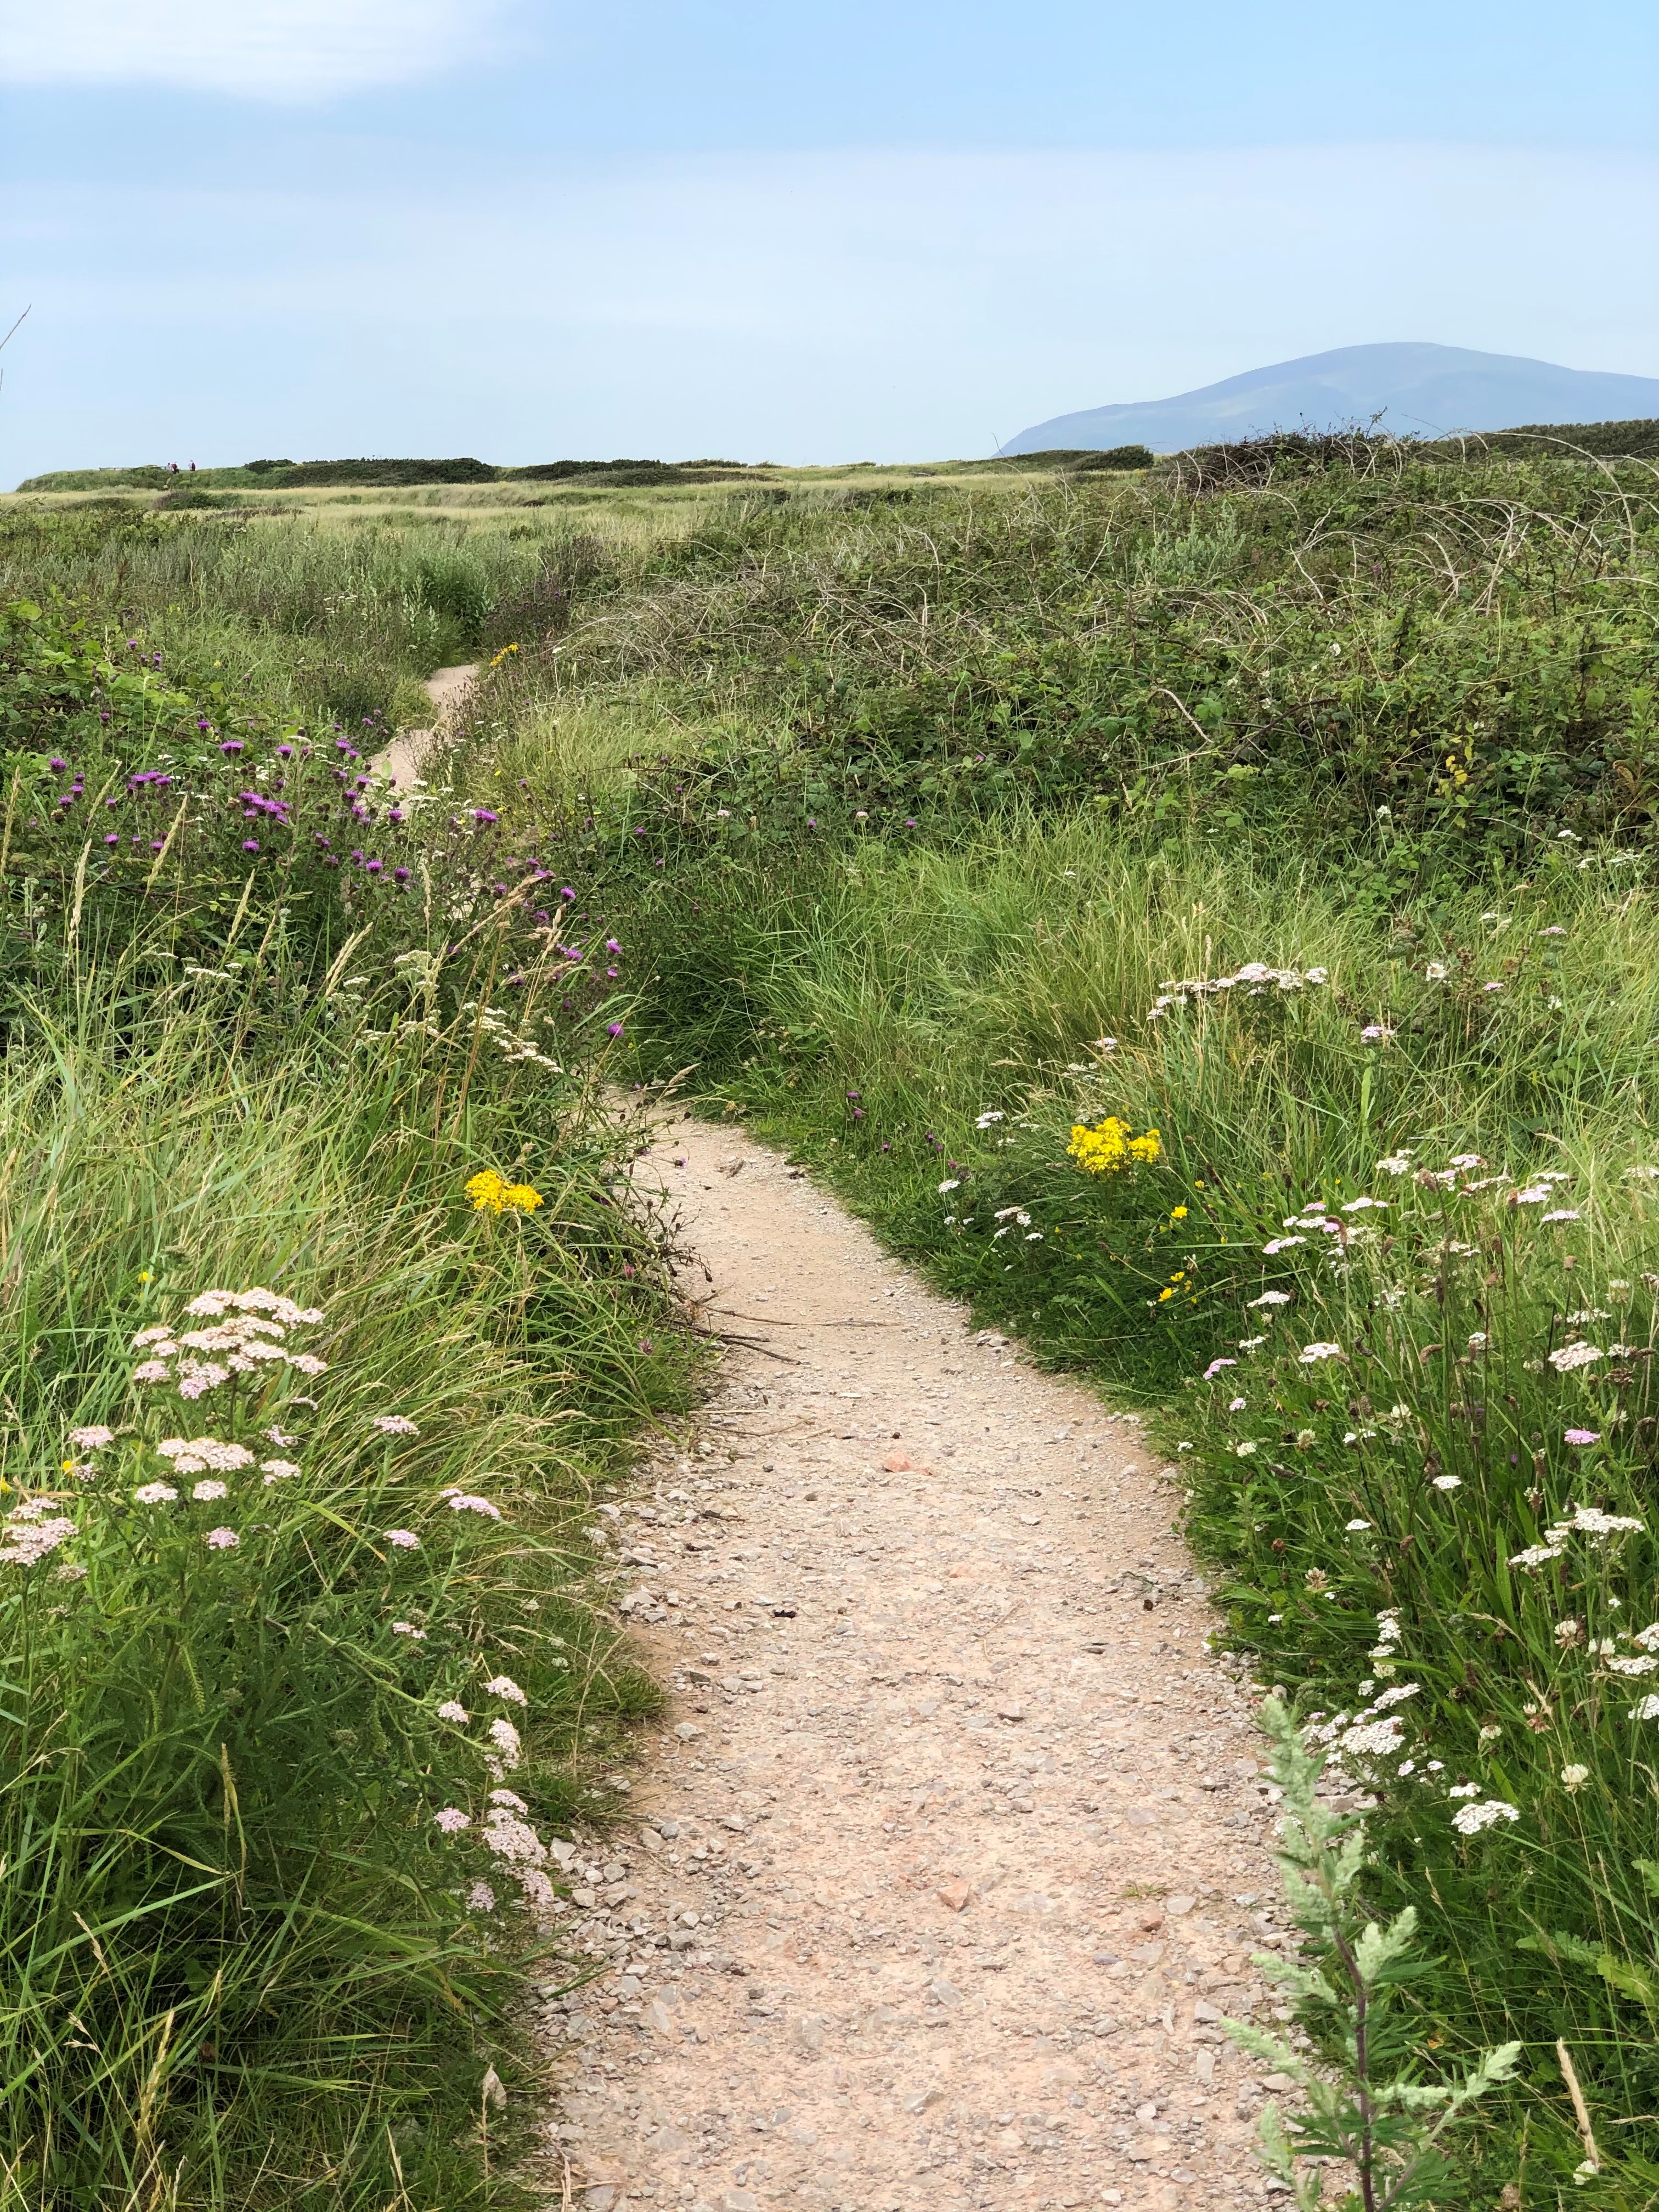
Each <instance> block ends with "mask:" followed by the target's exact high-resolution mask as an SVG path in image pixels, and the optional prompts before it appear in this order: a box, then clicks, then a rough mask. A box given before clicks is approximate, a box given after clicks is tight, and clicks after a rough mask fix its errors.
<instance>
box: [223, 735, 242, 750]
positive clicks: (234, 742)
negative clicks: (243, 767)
mask: <svg viewBox="0 0 1659 2212" xmlns="http://www.w3.org/2000/svg"><path fill="white" fill-rule="evenodd" d="M219 750H220V751H221V752H222V753H239V752H240V751H241V750H242V741H241V739H240V738H226V739H225V741H224V743H223V744H222V745H221V746H220V748H219Z"/></svg>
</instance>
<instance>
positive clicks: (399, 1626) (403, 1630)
mask: <svg viewBox="0 0 1659 2212" xmlns="http://www.w3.org/2000/svg"><path fill="white" fill-rule="evenodd" d="M392 1634H393V1635H394V1636H412V1637H413V1638H414V1639H415V1641H416V1643H417V1644H424V1643H425V1642H426V1631H425V1629H423V1628H416V1626H415V1624H414V1622H413V1621H412V1620H394V1621H393V1622H392Z"/></svg>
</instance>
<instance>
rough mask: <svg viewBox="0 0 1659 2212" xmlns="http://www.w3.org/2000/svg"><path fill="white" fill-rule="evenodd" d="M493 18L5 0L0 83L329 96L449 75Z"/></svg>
mask: <svg viewBox="0 0 1659 2212" xmlns="http://www.w3.org/2000/svg"><path fill="white" fill-rule="evenodd" d="M493 12H494V11H493V9H491V7H490V6H489V0H55V4H53V5H51V6H44V5H42V4H41V0H0V80H3V81H4V82H9V83H11V84H78V85H93V84H108V85H157V86H172V87H175V88H181V89H184V90H186V91H191V92H208V93H220V94H231V95H233V96H240V97H241V98H244V99H251V100H279V101H283V102H294V101H306V100H330V99H333V98H336V97H337V96H338V95H339V94H342V93H350V92H360V91H364V90H367V89H368V88H372V87H374V86H379V85H395V84H407V83H409V82H411V81H412V80H414V79H416V78H419V77H422V76H430V75H431V74H432V73H433V72H434V71H435V70H441V69H443V68H445V67H446V66H447V65H448V64H451V63H453V61H455V60H457V59H459V58H460V56H461V55H462V54H464V53H465V52H467V51H468V50H469V48H471V47H473V46H476V43H477V38H478V34H479V32H480V30H481V28H483V27H484V26H485V25H486V24H487V22H488V19H489V16H490V15H492V14H493Z"/></svg>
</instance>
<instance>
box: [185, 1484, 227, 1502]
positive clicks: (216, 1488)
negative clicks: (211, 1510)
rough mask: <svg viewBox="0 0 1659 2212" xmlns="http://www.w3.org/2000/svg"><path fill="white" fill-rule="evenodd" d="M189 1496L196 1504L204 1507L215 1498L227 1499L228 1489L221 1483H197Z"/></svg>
mask: <svg viewBox="0 0 1659 2212" xmlns="http://www.w3.org/2000/svg"><path fill="white" fill-rule="evenodd" d="M190 1494H191V1497H192V1498H195V1499H196V1500H197V1503H198V1504H203V1505H206V1504H210V1503H211V1501H212V1500H213V1499H214V1498H228V1497H229V1495H230V1487H229V1485H228V1483H223V1482H198V1483H197V1486H196V1487H195V1488H194V1489H193V1490H192V1491H191V1493H190Z"/></svg>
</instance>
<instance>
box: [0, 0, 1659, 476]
mask: <svg viewBox="0 0 1659 2212" xmlns="http://www.w3.org/2000/svg"><path fill="white" fill-rule="evenodd" d="M1338 16H1340V18H1341V20H1334V18H1335V17H1338ZM1656 64H1659V15H1656V12H1655V11H1654V10H1653V9H1652V8H1651V7H1650V5H1649V4H1647V0H1579V4H1578V5H1577V7H1576V8H1575V9H1574V10H1573V11H1572V14H1571V20H1570V21H1569V20H1568V18H1567V17H1566V16H1565V15H1564V13H1563V11H1562V9H1560V7H1559V4H1555V0H1552V4H1550V5H1548V6H1546V5H1544V4H1542V0H1510V4H1507V5H1504V6H1501V7H1500V6H1498V5H1496V4H1492V0H1462V4H1460V5H1456V6H1447V5H1446V4H1444V0H1438V4H1436V5H1433V6H1431V5H1428V4H1426V0H1403V4H1401V0H1397V4H1396V5H1395V7H1394V8H1393V9H1391V10H1389V12H1388V13H1387V15H1385V16H1383V17H1377V16H1376V15H1370V14H1369V13H1368V12H1365V11H1360V10H1357V9H1344V10H1340V11H1333V10H1330V9H1325V8H1322V9H1315V8H1313V7H1310V6H1304V5H1292V4H1283V0H1270V3H1269V0H1257V4H1250V0H1232V4H1226V5H1224V4H1212V0H1165V4H1164V5H1162V6H1161V7H1158V8H1146V7H1144V6H1143V7H1141V8H1139V9H1129V8H1127V6H1124V5H1121V4H1120V0H1111V3H1110V4H1096V5H1092V6H1091V5H1084V4H1079V0H1023V4H1021V5H1020V6H1018V8H1015V7H1010V6H1006V5H1001V6H992V5H989V4H987V0H957V4H953V5H946V4H941V0H883V3H882V4H878V0H832V3H831V4H811V3H810V0H765V4H762V0H611V4H610V5H609V6H608V7H606V8H604V9H595V8H594V7H593V5H592V0H586V4H585V5H583V6H580V7H578V6H576V5H574V4H568V5H567V4H563V0H234V5H233V4H231V0H55V5H54V6H53V7H52V9H43V8H41V7H40V5H39V0H0V277H3V284H0V310H4V311H5V312H4V314H3V319H4V320H7V321H9V319H10V316H11V314H12V313H15V312H16V311H17V310H18V309H19V308H21V307H22V306H23V305H25V304H26V303H30V302H32V306H33V311H32V313H31V314H30V317H29V319H28V321H27V323H26V324H25V325H24V326H23V329H22V330H21V331H20V332H19V334H18V336H17V337H15V339H14V340H13V342H12V343H11V345H10V347H9V349H7V351H6V353H5V355H4V356H3V366H4V368H5V372H6V374H5V383H4V389H3V393H0V482H5V481H15V479H16V478H17V477H19V476H21V475H24V474H27V473H31V472H33V471H37V470H40V469H45V468H49V467H55V466H69V465H77V464H78V465H90V464H94V463H100V462H113V461H129V460H137V459H163V460H165V459H179V460H188V459H197V460H198V461H201V462H203V463H204V464H205V463H208V462H221V461H227V460H243V459H252V458H254V457H255V456H257V455H261V454H290V455H293V456H294V457H295V458H297V459H307V458H312V457H315V456H320V455H329V454H346V453H477V454H480V455H483V456H484V457H485V458H487V459H513V460H532V459H553V458H556V457H558V456H560V455H563V454H577V455H594V454H598V455H610V454H613V453H624V454H663V455H665V456H669V457H690V456H693V455H699V454H729V455H732V456H736V457H740V458H744V459H762V458H772V459H780V460H835V459H915V458H921V457H943V456H945V455H949V454H969V453H983V452H987V451H988V450H990V449H991V447H993V446H994V445H995V444H996V443H997V442H998V441H1000V440H1003V439H1006V438H1007V437H1009V436H1011V435H1012V434H1013V433H1014V432H1015V431H1017V430H1018V429H1020V428H1023V427H1024V425H1025V424H1027V423H1029V422H1035V421H1037V420H1040V419H1042V418H1044V417H1046V416H1050V415H1054V414H1056V413H1060V412H1063V411H1066V410H1071V409H1074V408H1080V407H1087V406H1095V405H1100V404H1105V403H1107V402H1110V401H1114V400H1131V399H1137V398H1158V397H1161V396H1163V395H1164V394H1165V393H1168V392H1177V391H1182V390H1185V389H1188V388H1189V387H1191V386H1195V385H1200V384H1203V383H1207V382H1209V381H1211V380H1213V379H1215V378H1218V377H1221V376H1225V375H1229V374H1233V373H1235V372H1237V371H1238V370H1240V369H1243V368H1250V367H1252V366H1254V365H1255V364H1257V363H1259V362H1270V361H1275V360H1280V359H1284V358H1286V357H1289V356H1295V355H1297V354H1303V353H1310V352H1316V351H1321V350H1323V349H1326V348H1328V347H1332V346H1338V345H1346V344H1355V343H1364V342H1366V341H1368V340H1376V339H1384V338H1416V339H1425V338H1426V339H1437V340H1439V341H1441V342H1443V343H1448V344H1455V345H1468V346H1475V347H1481V348H1486V349H1492V350H1493V351H1497V352H1508V353H1522V354H1531V355H1535V356H1540V357H1541V358H1544V359H1547V360H1553V361H1559V362H1565V363H1567V364H1568V365H1570V366H1571V367H1574V368H1609V369H1622V370H1626V371H1630V372H1634V373H1638V374H1649V375H1651V374H1659V312H1656V296H1655V281H1654V280H1655V275H1656V254H1655V246H1654V240H1655V238H1656V235H1659V224H1656V215H1659V148H1656V143H1655V137H1656V125H1655V118H1654V112H1653V106H1652V101H1651V97H1650V88H1651V86H1652V84H1653V82H1654V81H1655V74H1656Z"/></svg>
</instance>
